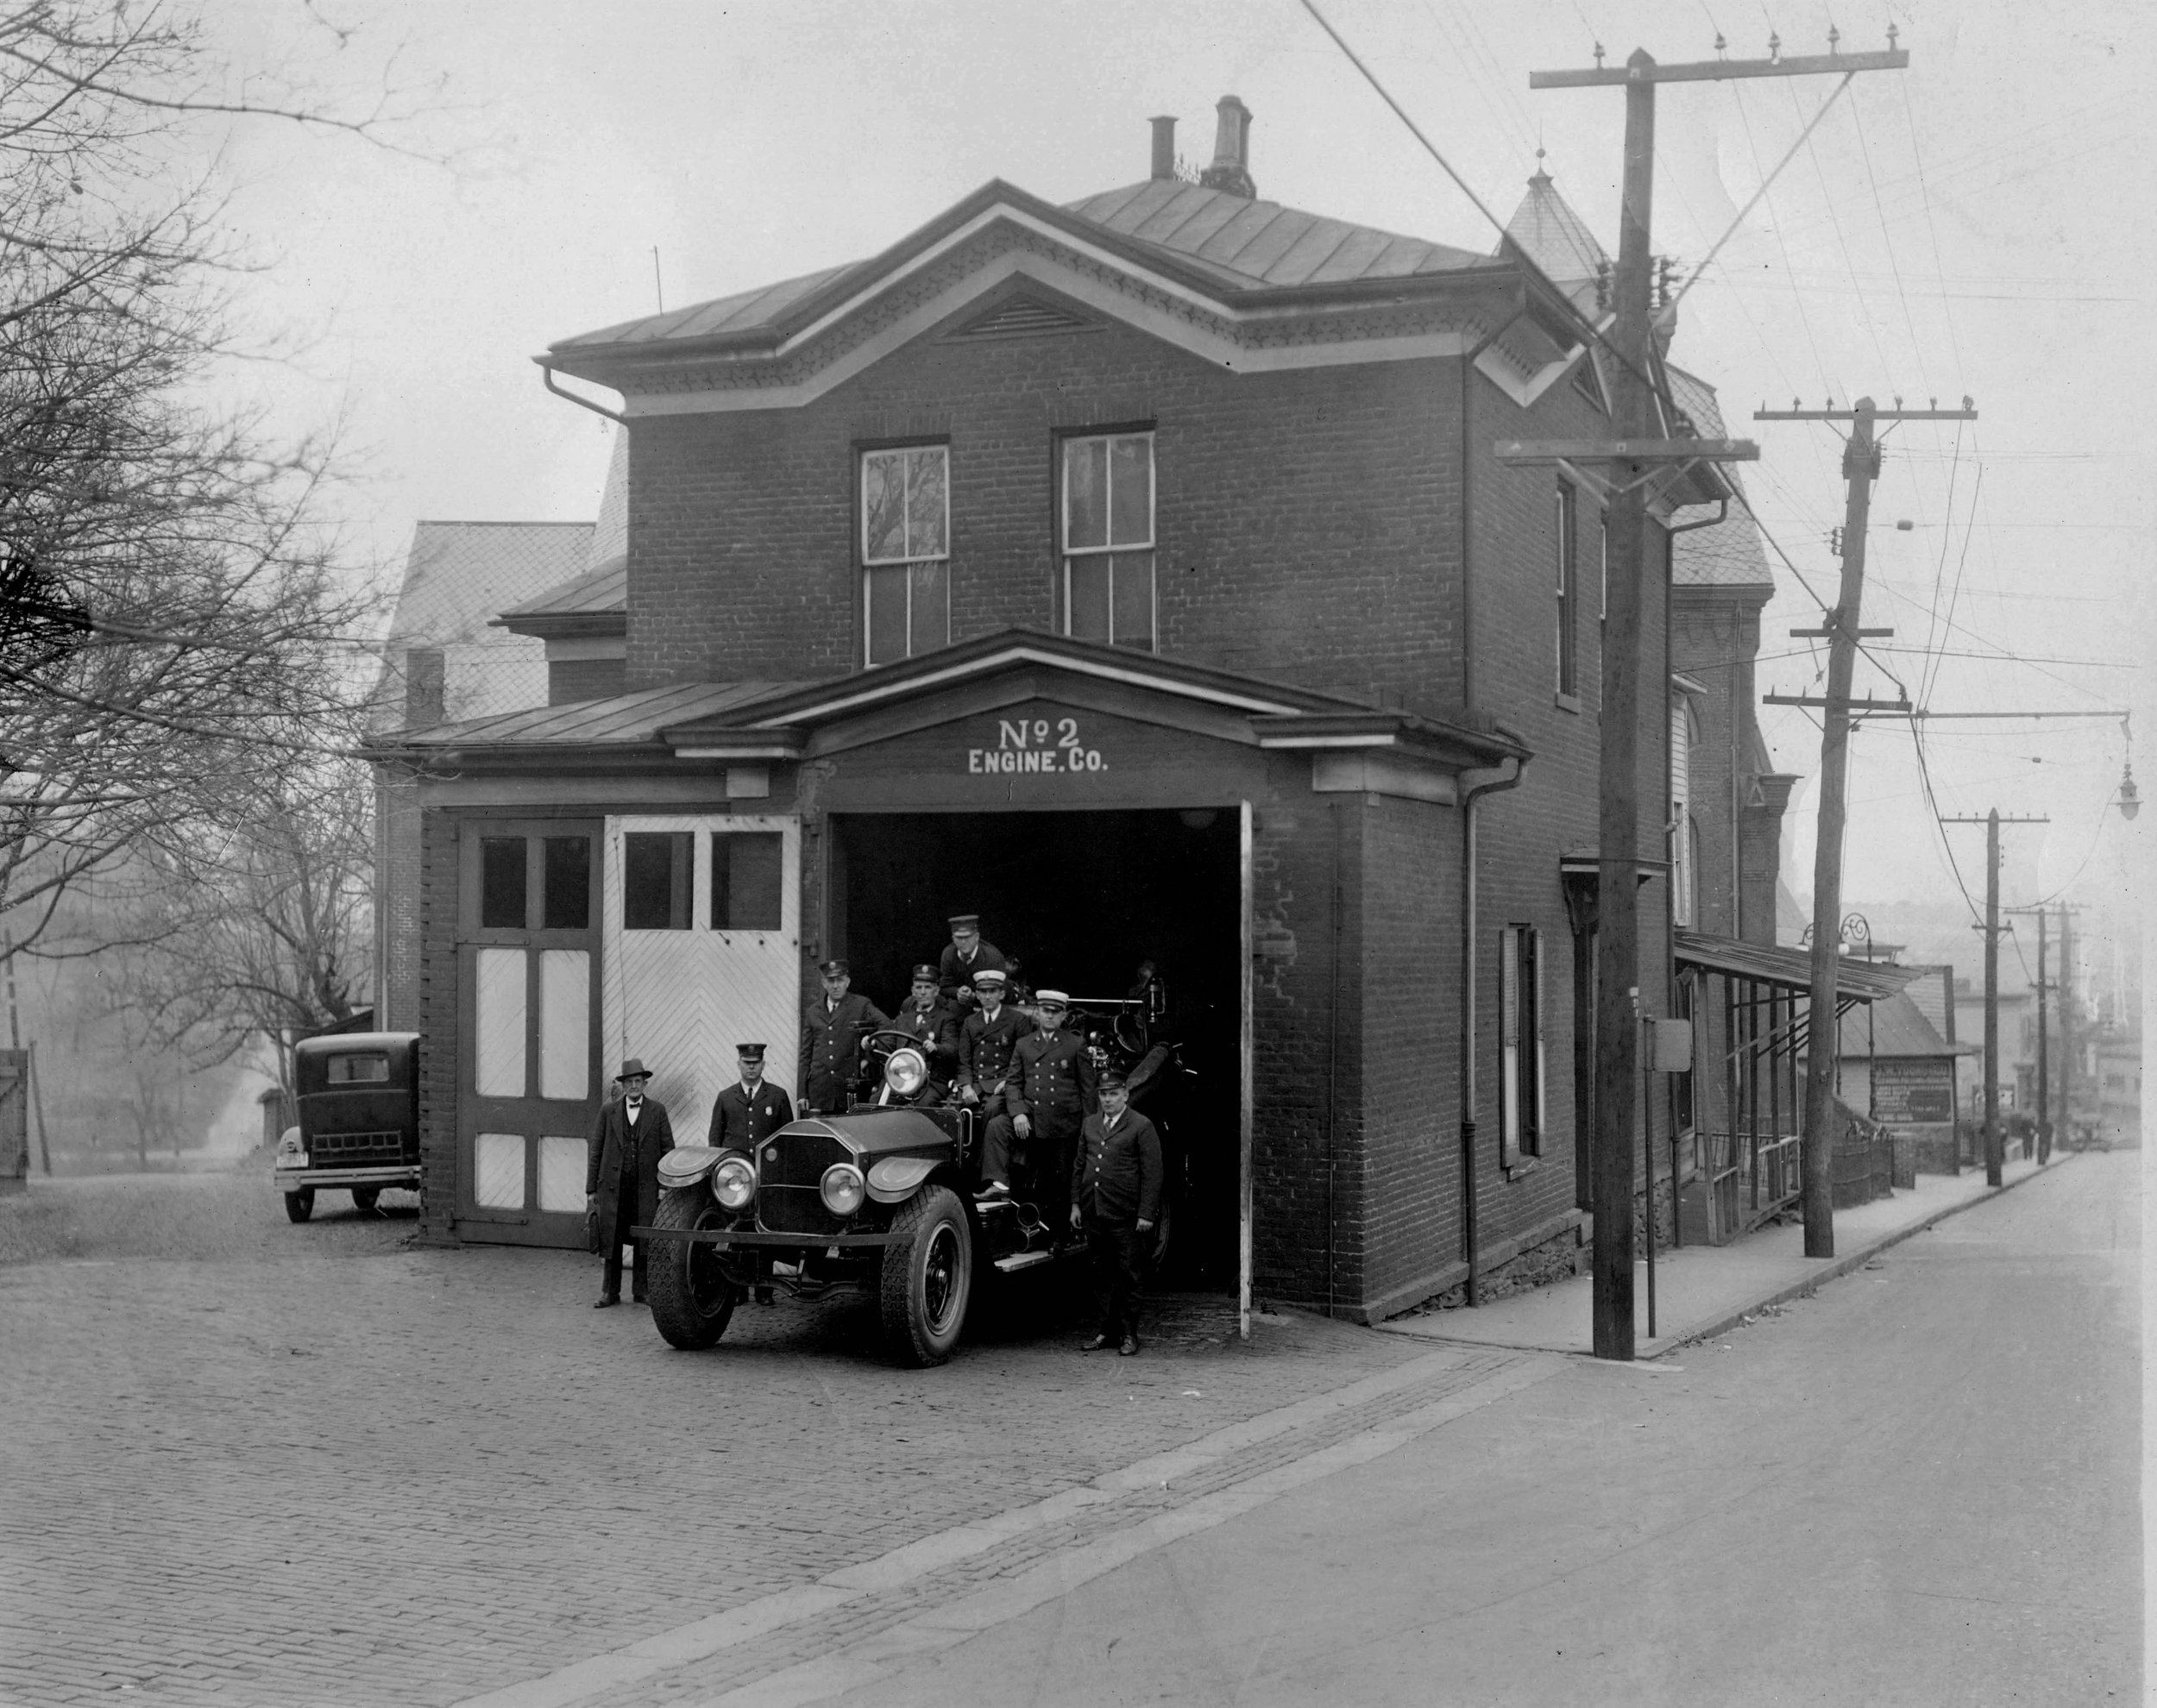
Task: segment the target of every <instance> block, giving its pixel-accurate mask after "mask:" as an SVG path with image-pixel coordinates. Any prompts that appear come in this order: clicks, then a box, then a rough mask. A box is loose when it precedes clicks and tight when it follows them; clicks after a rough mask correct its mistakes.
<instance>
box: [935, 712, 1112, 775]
mask: <svg viewBox="0 0 2157 1708" xmlns="http://www.w3.org/2000/svg"><path fill="white" fill-rule="evenodd" d="M966 769H967V770H969V771H972V772H975V773H984V772H994V773H1009V772H1024V773H1027V774H1028V775H1034V774H1039V773H1042V772H1047V773H1051V774H1054V775H1060V776H1070V775H1072V773H1073V772H1079V771H1105V770H1107V769H1109V767H1108V763H1107V762H1106V761H1105V760H1104V759H1103V758H1102V757H1101V750H1100V749H1099V748H1097V747H1087V746H1085V745H1084V744H1081V742H1080V741H1079V720H1078V719H1076V718H1059V719H1056V720H1055V722H1054V723H1053V725H1052V724H1051V723H1050V721H1049V720H1048V719H1047V718H1021V719H1018V720H1017V721H1016V722H1013V721H1012V720H1011V719H998V720H997V744H996V745H995V746H994V747H970V748H968V749H967V750H966Z"/></svg>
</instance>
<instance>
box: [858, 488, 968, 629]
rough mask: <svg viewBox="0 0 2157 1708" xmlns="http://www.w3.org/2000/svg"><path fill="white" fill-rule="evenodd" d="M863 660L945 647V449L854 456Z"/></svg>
mask: <svg viewBox="0 0 2157 1708" xmlns="http://www.w3.org/2000/svg"><path fill="white" fill-rule="evenodd" d="M861 601H862V634H863V637H864V646H863V659H862V662H864V663H865V664H889V663H891V662H893V661H895V660H896V659H901V658H911V657H913V656H915V655H916V654H918V653H923V652H928V651H932V650H934V649H935V648H937V647H940V646H948V645H950V644H951V449H950V447H949V446H946V445H905V446H901V447H897V448H896V449H890V450H871V451H864V452H863V453H862V454H861Z"/></svg>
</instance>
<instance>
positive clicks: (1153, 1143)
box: [1071, 1069, 1165, 1358]
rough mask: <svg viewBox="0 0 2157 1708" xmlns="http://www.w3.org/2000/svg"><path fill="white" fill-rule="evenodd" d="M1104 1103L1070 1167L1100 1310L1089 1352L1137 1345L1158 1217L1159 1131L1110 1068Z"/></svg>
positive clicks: (1076, 1221)
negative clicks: (1141, 1299) (1131, 1100)
mask: <svg viewBox="0 0 2157 1708" xmlns="http://www.w3.org/2000/svg"><path fill="white" fill-rule="evenodd" d="M1100 1096H1101V1109H1100V1113H1098V1114H1097V1115H1088V1116H1087V1117H1086V1121H1085V1127H1084V1128H1083V1129H1082V1130H1081V1133H1080V1134H1079V1155H1078V1159H1077V1162H1076V1163H1075V1165H1073V1167H1072V1171H1071V1199H1072V1203H1071V1225H1072V1229H1073V1231H1075V1232H1079V1233H1083V1234H1085V1236H1086V1254H1087V1256H1088V1258H1089V1259H1091V1267H1092V1269H1093V1293H1094V1302H1095V1308H1096V1309H1097V1311H1098V1312H1099V1316H1098V1319H1097V1323H1096V1327H1095V1329H1094V1334H1093V1338H1092V1339H1091V1340H1090V1341H1087V1342H1086V1344H1085V1350H1086V1351H1088V1352H1100V1351H1103V1350H1104V1349H1105V1348H1107V1347H1115V1348H1116V1350H1117V1351H1118V1352H1120V1353H1123V1355H1124V1357H1126V1358H1129V1356H1130V1355H1131V1354H1132V1353H1135V1352H1136V1351H1137V1350H1138V1311H1139V1297H1140V1290H1141V1288H1142V1287H1143V1286H1144V1285H1145V1283H1146V1259H1147V1257H1148V1249H1149V1247H1150V1246H1151V1245H1152V1242H1153V1234H1154V1227H1155V1225H1156V1224H1157V1223H1158V1222H1159V1221H1160V1213H1161V1191H1162V1188H1163V1185H1164V1184H1165V1182H1164V1177H1163V1174H1162V1171H1161V1155H1160V1133H1156V1132H1155V1131H1154V1123H1153V1122H1152V1121H1148V1120H1147V1118H1146V1117H1145V1116H1144V1115H1141V1114H1139V1112H1138V1111H1137V1110H1136V1109H1134V1108H1129V1087H1127V1086H1126V1085H1125V1084H1124V1083H1123V1075H1122V1074H1120V1073H1117V1072H1116V1071H1115V1070H1113V1069H1110V1071H1107V1072H1105V1073H1104V1074H1103V1075H1102V1076H1101V1084H1100Z"/></svg>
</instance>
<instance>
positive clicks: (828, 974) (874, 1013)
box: [796, 959, 891, 1115]
mask: <svg viewBox="0 0 2157 1708" xmlns="http://www.w3.org/2000/svg"><path fill="white" fill-rule="evenodd" d="M817 970H818V971H819V972H820V973H821V974H822V975H823V976H824V995H823V996H822V998H821V1000H820V1001H818V1002H812V1003H810V1004H809V1006H808V1012H807V1013H806V1014H803V1015H802V1067H801V1072H800V1073H799V1074H798V1075H797V1076H796V1083H798V1084H799V1085H800V1086H801V1088H802V1114H804V1115H844V1114H846V1103H847V1101H848V1099H849V1097H850V1096H852V1090H853V1081H854V1071H855V1068H856V1066H857V1064H858V1057H859V1051H860V1046H861V1040H862V1039H864V1038H865V1037H867V1036H868V1035H869V1034H870V1033H872V1032H875V1031H877V1030H879V1029H880V1028H882V1027H887V1026H889V1025H890V1023H891V1022H890V1020H886V1019H885V1018H884V1010H883V1009H881V1008H878V1007H877V1005H876V1004H875V1003H874V1002H871V1001H870V1000H869V999H868V998H867V997H866V996H862V995H856V994H854V993H853V992H852V991H850V990H849V989H847V987H848V986H849V985H850V984H852V983H853V972H852V969H851V968H850V967H848V966H847V964H846V962H844V961H841V960H837V959H833V960H829V961H827V962H825V963H824V964H823V965H822V966H821V967H819V968H818V969H817Z"/></svg>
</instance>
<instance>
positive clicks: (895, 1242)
mask: <svg viewBox="0 0 2157 1708" xmlns="http://www.w3.org/2000/svg"><path fill="white" fill-rule="evenodd" d="M903 1037H904V1034H903V1033H880V1034H878V1035H877V1037H876V1038H874V1039H870V1040H868V1044H869V1045H870V1046H871V1047H872V1050H873V1051H874V1053H875V1054H876V1055H877V1056H880V1057H881V1073H880V1075H879V1077H880V1080H881V1085H880V1088H879V1090H878V1093H877V1099H876V1101H874V1102H856V1104H855V1105H854V1107H853V1108H852V1109H851V1110H850V1111H849V1112H848V1113H847V1114H846V1115H813V1116H809V1117H807V1118H805V1119H802V1120H800V1121H794V1122H792V1123H790V1124H789V1125H788V1126H786V1127H781V1128H780V1129H779V1131H778V1132H777V1133H773V1134H772V1135H771V1136H770V1138H768V1139H766V1140H764V1141H763V1142H762V1143H761V1144H760V1145H758V1147H757V1149H756V1152H755V1153H754V1154H753V1155H752V1154H751V1153H750V1152H746V1151H742V1150H737V1149H727V1150H714V1149H711V1148H708V1147H707V1146H701V1145H689V1146H676V1147H675V1148H674V1149H673V1150H671V1151H670V1152H667V1154H666V1155H665V1156H663V1157H662V1158H661V1159H659V1188H660V1192H659V1208H658V1211H657V1215H655V1217H654V1218H653V1221H652V1225H651V1227H650V1228H642V1229H639V1230H638V1231H639V1232H640V1233H642V1234H645V1236H646V1237H647V1238H649V1239H650V1240H651V1242H652V1246H653V1249H652V1253H651V1266H650V1276H649V1279H648V1282H647V1291H648V1297H649V1302H650V1303H651V1320H652V1322H653V1323H654V1325H655V1326H656V1327H657V1328H658V1330H659V1333H660V1334H661V1335H663V1337H664V1338H665V1339H666V1341H668V1342H669V1344H670V1345H673V1346H676V1347H682V1348H685V1349H695V1348H701V1347H709V1346H713V1345H714V1344H716V1343H717V1341H719V1338H720V1336H721V1335H722V1334H725V1333H726V1325H727V1323H728V1322H729V1321H730V1320H731V1319H732V1317H733V1312H734V1307H735V1305H736V1304H738V1303H739V1302H740V1301H741V1299H742V1298H743V1297H744V1296H745V1295H746V1294H747V1293H749V1292H750V1291H751V1290H770V1291H772V1292H774V1293H782V1292H783V1293H785V1294H787V1295H788V1296H789V1297H795V1298H802V1299H814V1298H821V1297H824V1296H825V1295H826V1294H827V1293H830V1292H832V1291H833V1290H837V1289H840V1288H852V1289H856V1290H864V1291H867V1292H869V1293H871V1294H873V1295H875V1296H876V1297H877V1299H878V1300H879V1302H880V1303H881V1306H882V1310H883V1319H884V1341H885V1345H886V1347H887V1348H888V1349H889V1351H890V1353H891V1355H892V1356H893V1358H894V1359H896V1360H897V1361H898V1362H900V1363H902V1364H908V1365H915V1366H923V1365H934V1364H941V1363H942V1362H943V1361H944V1360H945V1359H946V1358H948V1357H950V1355H951V1352H952V1348H953V1347H954V1346H956V1345H957V1344H958V1341H959V1334H960V1333H961V1331H962V1330H963V1329H964V1328H965V1322H966V1313H967V1310H968V1309H969V1307H970V1306H971V1305H972V1303H974V1301H975V1300H976V1298H977V1297H978V1293H979V1290H980V1289H981V1287H982V1286H983V1285H984V1284H990V1283H991V1282H992V1280H993V1279H995V1278H1002V1277H1004V1276H1009V1275H1012V1274H1015V1273H1016V1272H1020V1271H1022V1270H1028V1269H1032V1268H1035V1267H1037V1266H1039V1265H1046V1264H1051V1263H1053V1262H1055V1261H1056V1260H1057V1259H1059V1258H1060V1257H1067V1256H1075V1255H1076V1252H1075V1249H1074V1248H1072V1247H1070V1246H1068V1245H1067V1243H1066V1235H1067V1234H1068V1230H1067V1229H1061V1228H1048V1227H1047V1226H1046V1225H1044V1224H1043V1223H1042V1222H1041V1220H1040V1218H1039V1217H1038V1215H1036V1214H1035V1213H1034V1210H1033V1209H1032V1207H1031V1206H1029V1205H1028V1204H1026V1203H1022V1202H1019V1201H1017V1200H1009V1199H1007V1200H1005V1201H1003V1202H1001V1203H988V1204H977V1203H975V1202H974V1192H975V1190H976V1188H977V1187H978V1185H979V1184H980V1179H981V1165H980V1158H979V1144H978V1128H979V1126H980V1121H981V1116H980V1115H979V1114H978V1112H977V1111H976V1110H973V1109H970V1108H962V1107H959V1106H958V1105H955V1104H933V1105H929V1106H921V1105H919V1104H916V1103H915V1102H912V1100H913V1099H915V1097H916V1096H918V1095H919V1094H920V1093H921V1089H922V1087H923V1086H924V1084H925V1083H927V1082H928V1062H927V1061H926V1060H925V1059H924V1058H923V1057H922V1054H921V1051H920V1050H918V1049H916V1048H915V1047H913V1046H911V1045H910V1044H897V1043H896V1040H897V1039H902V1038H903ZM895 1045H896V1047H895ZM876 1046H880V1048H877V1047H876ZM884 1052H888V1054H887V1053H884Z"/></svg>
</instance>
